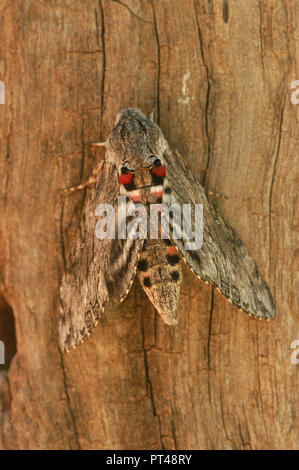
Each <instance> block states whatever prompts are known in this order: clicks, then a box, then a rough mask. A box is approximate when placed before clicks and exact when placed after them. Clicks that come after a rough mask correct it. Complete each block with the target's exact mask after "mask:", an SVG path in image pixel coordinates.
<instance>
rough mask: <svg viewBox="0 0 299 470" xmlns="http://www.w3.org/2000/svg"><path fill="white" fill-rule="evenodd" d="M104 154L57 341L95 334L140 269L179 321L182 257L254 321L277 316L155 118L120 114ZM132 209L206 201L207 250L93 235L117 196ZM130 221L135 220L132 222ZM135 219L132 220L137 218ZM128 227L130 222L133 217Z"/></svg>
mask: <svg viewBox="0 0 299 470" xmlns="http://www.w3.org/2000/svg"><path fill="white" fill-rule="evenodd" d="M96 145H103V146H105V148H106V155H105V159H104V161H102V162H101V163H100V164H99V165H98V167H97V168H96V169H95V170H94V172H93V175H92V177H91V178H90V179H89V180H88V181H87V183H85V184H82V185H80V186H78V187H77V188H70V190H68V191H70V192H72V191H74V190H76V189H82V188H84V187H86V186H91V187H92V189H91V190H90V193H89V195H88V200H87V203H86V206H85V210H84V218H83V220H82V222H81V229H80V234H79V236H78V239H77V241H76V243H75V245H74V248H73V250H72V252H71V254H70V256H69V259H68V262H67V268H66V272H65V274H64V276H63V278H62V282H61V311H60V316H59V337H60V345H61V347H62V348H63V349H65V350H69V349H70V348H72V347H75V346H76V345H77V344H78V343H80V342H82V341H83V339H84V338H85V337H86V336H89V334H90V331H91V330H92V328H93V327H94V326H95V325H96V324H97V322H98V320H99V318H100V317H101V314H102V312H103V310H104V307H105V304H106V302H107V300H108V299H109V298H110V297H112V298H114V299H115V300H117V301H119V302H121V301H123V300H124V299H125V298H126V296H127V294H128V292H129V290H130V287H131V285H132V282H133V280H134V277H135V274H136V272H138V277H139V280H140V282H141V285H142V287H143V289H144V290H145V292H146V294H147V295H148V297H149V299H150V300H151V302H152V303H153V305H154V306H155V308H156V310H157V311H158V313H159V314H160V315H161V316H162V318H163V320H164V322H165V323H167V324H175V323H177V321H178V316H177V303H178V299H179V293H180V283H181V280H182V269H181V264H182V260H184V261H185V263H186V264H187V266H188V267H189V268H190V269H191V270H192V271H193V273H194V274H195V275H196V276H198V277H199V279H201V280H202V281H204V282H207V283H212V284H213V285H214V286H216V288H217V289H218V290H219V292H220V293H221V294H222V295H224V296H225V297H226V298H227V299H228V300H229V301H230V302H231V303H233V304H234V305H236V306H237V307H238V308H239V309H241V310H243V311H244V312H246V313H248V314H249V315H251V316H253V317H256V318H263V319H270V318H273V317H274V315H275V313H274V303H273V300H272V296H271V293H270V291H269V289H268V286H267V284H266V283H265V281H264V280H263V278H262V277H261V275H260V274H259V272H258V270H257V267H256V265H255V263H254V261H253V259H252V258H251V256H250V255H249V253H248V251H247V249H246V248H245V246H244V245H243V244H242V242H241V241H240V239H239V238H238V236H237V235H236V233H235V232H234V230H233V229H232V228H231V227H230V226H229V225H228V223H226V222H225V221H224V220H223V218H222V217H221V215H220V214H219V212H218V211H217V210H216V209H215V207H214V206H213V204H212V203H211V202H210V201H209V200H208V199H207V197H206V194H205V191H204V189H203V187H202V186H201V185H200V184H199V182H198V181H196V179H195V178H194V177H193V175H192V174H191V173H190V171H189V170H188V168H187V166H186V164H185V161H184V159H183V158H182V157H181V155H180V154H179V153H178V152H177V151H174V150H172V149H171V148H170V146H169V144H168V142H167V141H166V139H165V137H164V136H163V133H162V131H161V129H160V128H159V126H158V125H157V124H156V123H155V122H154V120H153V118H152V116H151V117H150V118H147V117H146V116H145V115H144V114H143V113H142V112H141V111H140V110H139V109H135V108H126V109H124V110H123V111H121V112H120V113H119V114H118V115H117V117H116V121H115V123H114V126H113V129H112V131H111V133H110V134H109V137H108V139H107V141H106V142H104V143H98V144H96ZM120 194H121V195H123V196H125V197H126V201H127V204H128V205H130V204H133V203H134V202H136V201H137V202H139V203H141V204H143V205H144V206H145V207H146V208H148V206H149V204H157V205H159V204H161V203H163V204H167V205H170V204H172V203H176V204H179V206H183V205H184V204H190V203H191V204H193V205H195V204H203V220H204V223H203V245H202V247H201V248H200V249H198V250H186V249H185V245H184V236H183V237H182V238H181V239H175V238H174V237H173V234H172V233H171V234H170V239H165V240H163V239H161V237H160V238H158V239H154V240H152V239H146V240H142V239H140V238H137V239H133V238H129V237H127V238H124V239H117V238H116V239H108V238H106V239H102V240H99V239H98V238H97V237H96V234H95V226H96V220H97V219H96V217H95V213H96V208H97V207H98V205H99V204H101V203H106V204H107V203H108V204H111V205H112V206H113V207H114V208H115V210H116V211H117V200H118V196H119V195H120ZM128 219H134V217H132V216H131V217H129V218H128ZM131 222H132V220H131ZM127 223H129V220H127Z"/></svg>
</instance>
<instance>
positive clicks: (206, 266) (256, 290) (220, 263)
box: [163, 149, 275, 319]
mask: <svg viewBox="0 0 299 470" xmlns="http://www.w3.org/2000/svg"><path fill="white" fill-rule="evenodd" d="M164 164H165V166H166V178H165V182H164V195H163V203H166V204H168V205H169V204H173V203H179V205H180V206H181V207H182V206H183V204H188V203H189V204H190V203H191V204H203V245H202V247H201V248H200V249H199V250H186V249H185V241H186V240H184V239H183V238H182V239H174V238H173V236H171V238H172V239H173V242H174V243H175V244H176V245H177V247H178V249H179V251H180V253H181V254H182V256H183V258H184V260H185V261H186V263H187V264H188V265H189V267H190V268H191V269H192V271H193V272H194V273H195V274H196V275H197V276H198V277H199V278H200V279H201V280H203V281H205V282H208V283H209V282H211V283H213V284H214V285H215V286H216V287H217V289H218V290H219V291H220V293H221V294H223V295H224V296H225V297H226V298H227V299H228V300H229V301H231V302H232V303H233V304H234V305H236V306H237V307H238V308H240V309H241V310H243V311H244V312H246V313H249V314H251V315H253V316H254V317H258V318H264V319H269V318H273V317H274V316H275V310H274V303H273V299H272V296H271V293H270V291H269V288H268V286H267V284H266V282H265V281H264V279H263V278H262V276H261V275H260V273H259V272H258V270H257V267H256V265H255V263H254V261H253V259H252V258H251V256H250V254H249V253H248V251H247V249H246V247H245V246H244V245H243V243H242V242H241V240H240V239H239V238H238V236H237V234H236V233H235V232H234V230H233V229H232V228H231V227H230V226H229V224H228V223H226V222H225V221H224V220H223V218H222V217H221V215H220V214H219V213H218V211H216V210H215V208H214V206H213V205H212V204H211V203H210V202H209V201H208V200H207V197H206V195H205V192H204V189H203V187H202V186H201V185H200V184H199V183H198V182H197V181H196V180H195V179H194V177H193V176H192V174H191V172H190V171H189V170H188V168H187V166H186V164H185V162H184V160H183V158H182V156H181V155H180V154H179V153H178V152H173V151H171V150H170V149H168V150H167V151H166V152H165V154H164ZM167 188H168V189H167ZM200 225H201V224H198V226H197V227H195V229H197V230H200V228H201V227H200Z"/></svg>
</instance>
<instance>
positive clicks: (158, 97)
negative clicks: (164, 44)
mask: <svg viewBox="0 0 299 470" xmlns="http://www.w3.org/2000/svg"><path fill="white" fill-rule="evenodd" d="M151 5H152V10H153V19H154V31H155V37H156V43H157V68H158V70H157V95H156V101H157V124H159V125H160V76H161V49H160V40H159V34H158V26H157V19H156V13H155V8H154V2H153V0H151Z"/></svg>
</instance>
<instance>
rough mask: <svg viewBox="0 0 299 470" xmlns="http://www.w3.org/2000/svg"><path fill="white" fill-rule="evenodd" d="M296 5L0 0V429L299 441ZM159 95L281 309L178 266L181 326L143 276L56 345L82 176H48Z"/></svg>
mask: <svg viewBox="0 0 299 470" xmlns="http://www.w3.org/2000/svg"><path fill="white" fill-rule="evenodd" d="M298 18H299V4H298V2H295V1H292V0H285V1H282V0H281V1H280V0H254V1H250V2H245V1H242V2H241V1H238V0H224V1H222V0H217V1H216V0H214V1H210V0H203V1H199V0H195V1H194V2H193V1H191V0H159V1H157V0H153V1H151V0H140V1H139V0H124V1H120V0H119V1H116V0H99V1H98V0H87V1H85V2H82V1H79V0H63V1H59V2H58V1H53V2H36V1H34V0H26V2H22V1H20V0H19V1H17V0H1V1H0V80H2V81H4V82H5V86H6V104H5V105H0V175H1V185H0V292H1V294H2V295H3V297H4V298H5V299H6V302H7V304H8V305H10V306H11V308H12V309H13V314H14V318H15V327H16V339H17V353H16V355H15V356H14V358H13V360H12V362H11V364H10V367H9V370H8V374H6V373H3V372H1V375H0V448H4V449H12V448H17V449H28V448H31V449H54V448H56V449H77V448H82V449H161V448H166V449H175V448H177V449H270V448H275V449H278V448H283V449H293V448H298V443H299V436H298V427H299V426H298V407H299V403H298V385H299V384H298V367H299V366H298V365H297V366H296V365H294V364H292V363H291V352H292V350H291V348H290V345H291V342H292V341H293V340H295V339H298V333H299V332H298V304H297V292H296V288H295V272H296V268H295V266H296V262H297V261H298V250H297V251H296V245H295V237H296V235H297V230H298V219H297V221H296V213H295V199H296V195H297V192H298V190H297V188H298V184H297V187H296V185H295V179H296V177H297V175H296V166H298V160H297V161H296V157H297V156H298V149H299V132H298V120H299V105H294V104H292V103H291V102H290V94H291V91H292V90H291V89H290V84H291V82H292V81H293V80H296V79H299V62H298V57H299V46H298V44H299V24H298ZM155 104H156V110H157V119H158V123H159V124H160V126H161V128H162V130H163V132H164V133H165V136H166V138H167V140H168V141H169V142H170V144H171V145H172V146H173V147H175V148H177V149H178V150H179V151H180V152H181V153H182V154H183V155H184V156H185V158H186V160H187V162H188V165H189V167H190V171H192V173H193V174H195V175H197V177H198V178H199V179H200V181H201V182H203V183H204V184H205V188H206V189H207V190H209V191H214V192H217V193H220V194H221V195H222V196H224V197H221V198H219V197H218V198H216V200H215V203H216V204H217V205H218V206H219V207H220V209H221V211H222V213H223V215H224V216H225V218H226V219H227V220H228V221H229V222H230V223H231V225H232V226H233V227H234V228H235V229H236V231H237V232H238V234H239V235H240V237H241V239H242V240H243V241H244V243H245V244H246V245H247V247H248V249H249V251H250V253H251V254H252V256H253V257H254V259H255V260H256V262H257V264H258V267H259V269H260V271H261V272H262V274H263V275H264V277H265V279H266V280H267V282H268V283H269V285H270V286H271V290H272V293H273V295H274V298H275V301H276V306H277V318H276V319H275V320H274V321H272V322H265V323H263V322H260V321H256V320H252V319H249V318H248V317H247V316H246V315H244V314H243V313H241V312H239V311H238V310H237V309H236V308H234V307H232V305H231V304H229V303H228V302H226V300H225V299H224V298H223V297H221V296H220V294H218V292H217V291H214V290H213V289H212V288H211V287H209V286H207V285H205V284H204V283H201V282H200V281H199V280H197V279H196V278H194V277H193V275H192V273H190V272H188V271H187V270H186V269H185V271H184V272H185V279H184V282H183V286H182V294H181V299H180V306H179V315H180V321H179V324H178V326H177V327H175V328H173V327H169V326H166V325H165V324H163V323H162V321H161V320H160V318H159V317H158V316H157V315H155V312H154V310H153V307H152V306H151V304H150V302H149V301H148V300H147V298H146V296H145V294H144V293H143V292H142V290H141V288H140V286H139V285H138V282H135V283H134V285H133V289H132V291H131V293H130V295H129V297H128V299H127V300H126V301H125V302H124V304H122V305H121V306H118V305H116V304H113V303H111V304H110V305H109V306H108V308H107V310H106V315H105V318H104V319H103V320H102V321H101V322H100V324H99V326H98V327H97V328H96V330H95V332H94V334H93V335H92V337H91V338H90V339H89V340H88V341H87V342H85V343H84V344H83V345H82V346H81V347H78V348H77V349H76V350H75V351H73V352H71V353H70V354H69V355H62V354H61V352H60V350H59V348H58V338H57V311H58V302H59V282H60V279H61V275H62V272H63V268H64V263H65V257H66V256H67V253H68V250H69V249H70V246H71V243H72V240H73V237H74V233H75V231H76V230H77V228H78V224H79V220H80V214H81V209H82V205H83V201H84V194H77V195H74V196H72V197H70V198H67V199H65V200H63V199H62V198H61V196H60V194H59V192H58V190H59V188H63V187H68V186H71V185H74V184H78V183H80V182H81V181H85V180H86V179H87V177H88V176H89V175H90V173H91V171H92V168H93V166H94V164H95V162H96V160H97V159H98V158H99V155H97V154H95V153H94V152H91V149H90V145H89V144H90V143H91V142H94V141H96V140H101V139H104V138H105V137H106V136H107V133H108V131H109V129H110V128H111V125H112V123H113V121H114V118H115V115H116V113H117V112H118V111H119V110H120V109H122V108H123V107H125V106H138V107H140V108H141V109H142V110H143V111H144V112H146V113H150V111H151V110H152V108H153V106H154V105H155ZM7 308H8V307H7V305H6V306H5V308H3V309H2V310H1V312H0V315H2V317H3V318H4V315H6V313H5V312H7ZM4 323H5V322H4ZM4 323H3V322H2V323H1V322H0V325H1V324H4ZM6 324H7V322H6ZM5 331H6V332H5V333H3V332H2V334H3V335H4V334H5V335H6V338H7V339H6V340H7V341H8V342H9V341H12V339H11V338H13V334H14V333H13V331H12V328H11V335H10V338H9V337H7V329H6V330H5ZM0 339H1V330H0Z"/></svg>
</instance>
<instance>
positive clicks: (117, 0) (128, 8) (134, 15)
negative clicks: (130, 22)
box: [112, 0, 153, 24]
mask: <svg viewBox="0 0 299 470" xmlns="http://www.w3.org/2000/svg"><path fill="white" fill-rule="evenodd" d="M112 2H114V3H118V4H119V5H122V6H123V7H124V8H126V9H127V10H128V11H129V12H130V13H131V15H132V16H133V17H134V18H136V19H137V20H139V21H142V23H147V24H153V23H152V22H151V21H146V20H144V19H142V18H140V16H138V15H136V13H134V12H133V11H132V10H131V8H130V7H129V6H128V5H126V4H125V3H123V2H121V1H120V0H112Z"/></svg>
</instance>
